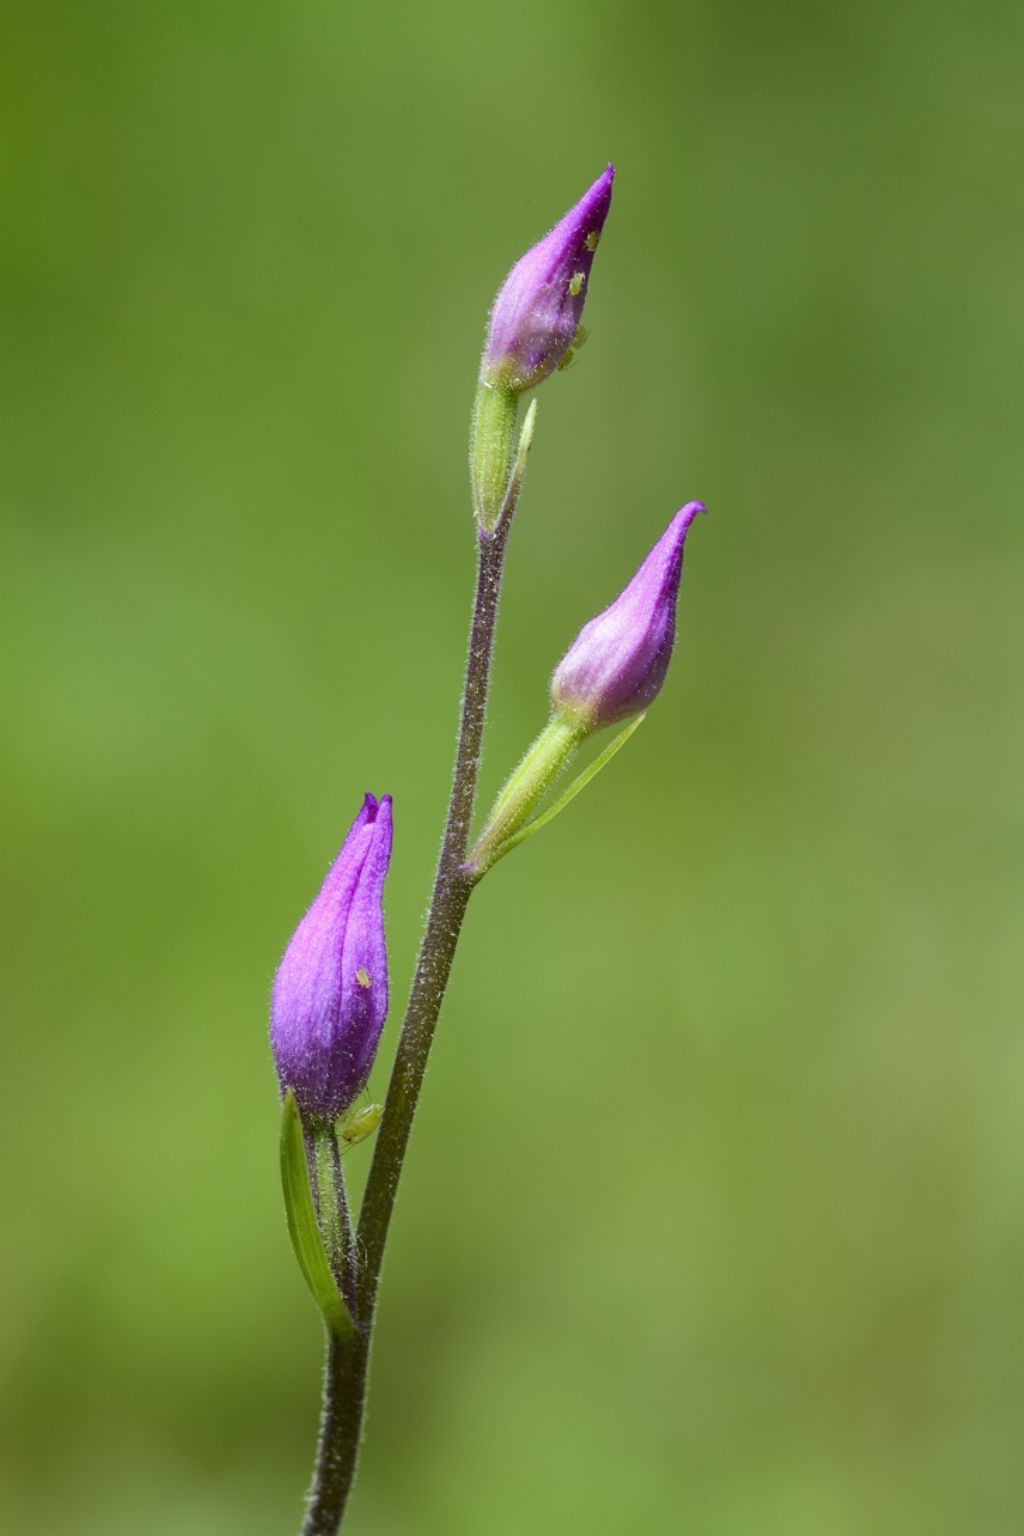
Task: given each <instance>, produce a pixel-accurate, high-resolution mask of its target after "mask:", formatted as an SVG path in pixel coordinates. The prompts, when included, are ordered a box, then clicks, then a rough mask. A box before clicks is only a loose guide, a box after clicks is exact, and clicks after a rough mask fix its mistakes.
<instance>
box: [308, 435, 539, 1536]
mask: <svg viewBox="0 0 1024 1536" xmlns="http://www.w3.org/2000/svg"><path fill="white" fill-rule="evenodd" d="M513 417H514V407H513ZM508 463H509V464H510V463H511V459H509V461H508ZM507 475H508V465H507V466H506V476H507ZM520 483H521V477H520ZM518 489H519V485H518V484H517V483H514V482H513V484H510V485H508V487H507V494H506V492H505V490H504V488H503V492H502V496H501V498H500V501H499V506H498V510H497V514H496V519H495V521H496V529H495V532H494V534H493V535H491V534H488V533H487V532H486V531H485V530H484V529H481V532H480V535H479V539H478V564H477V579H476V594H475V598H474V602H473V622H472V628H471V630H470V637H469V656H468V659H467V662H466V686H465V691H464V693H463V697H462V719H461V724H460V728H459V743H458V750H457V753H456V759H455V772H454V775H453V779H452V791H451V800H450V802H449V807H448V820H447V824H446V826H445V833H444V841H443V843H442V845H441V857H440V860H439V862H438V867H437V874H436V877H435V880H434V892H433V898H432V900H431V904H430V912H429V915H428V917H427V926H426V931H425V932H424V935H423V942H422V945H421V946H420V953H419V959H418V961H417V964H416V974H415V976H414V978H413V984H412V992H411V994H410V997H409V1005H408V1008H407V1009H406V1014H405V1022H404V1024H403V1025H402V1033H401V1037H400V1039H399V1042H398V1050H397V1053H396V1056H395V1064H394V1067H393V1069H392V1073H391V1082H390V1084H389V1086H388V1093H387V1098H386V1100H385V1102H384V1115H383V1118H382V1120H381V1124H380V1129H379V1131H378V1132H377V1142H376V1146H375V1148H374V1154H373V1162H372V1164H371V1166H370V1173H369V1177H368V1179H367V1184H366V1191H365V1193H364V1195H363V1204H362V1210H361V1212H360V1218H359V1229H358V1234H357V1236H356V1242H355V1253H356V1255H357V1262H358V1271H357V1274H356V1277H355V1297H354V1299H355V1306H354V1309H353V1315H354V1318H355V1324H356V1328H355V1333H354V1334H351V1335H349V1336H348V1337H345V1338H342V1337H339V1336H338V1335H336V1334H333V1333H331V1332H330V1331H329V1332H328V1350H327V1366H326V1372H325V1379H324V1403H323V1415H322V1419H321V1428H320V1443H319V1448H318V1451H317V1463H316V1469H315V1472H314V1481H313V1488H312V1491H311V1494H310V1504H309V1513H308V1515H307V1519H306V1523H305V1525H304V1527H303V1536H335V1533H336V1532H337V1530H338V1528H339V1526H340V1525H341V1521H342V1518H343V1516H344V1513H345V1506H346V1504H347V1502H348V1496H349V1493H350V1491H351V1487H352V1481H353V1478H354V1476H355V1470H356V1462H357V1459H358V1455H359V1443H360V1440H361V1437H362V1425H363V1413H364V1408H365V1402H366V1377H367V1364H368V1361H369V1353H370V1340H371V1336H372V1332H373V1322H374V1313H375V1309H376V1303H377V1292H378V1288H379V1285H380V1272H381V1266H382V1264H383V1260H384V1247H385V1244H386V1242H387V1235H388V1228H389V1226H390V1224H391V1216H392V1213H393V1211H394V1207H395V1198H396V1195H397V1193H398V1185H399V1180H400V1178H401V1174H402V1165H403V1162H404V1160H405V1152H406V1148H407V1146H408V1143H409V1134H410V1132H411V1130H412V1122H413V1117H414V1116H415V1113H416V1105H417V1103H418V1101H419V1096H420V1090H421V1089H422V1087H423V1077H424V1073H425V1072H426V1068H427V1058H428V1056H429V1054H430V1046H431V1042H432V1040H433V1038H434V1028H435V1026H436V1024H437V1019H438V1015H439V1013H440V1011H441V1003H442V1001H443V1000H444V994H445V988H446V987H447V985H448V977H449V975H450V973H451V968H452V961H453V960H454V958H455V948H456V945H457V943H458V940H459V934H460V932H461V929H462V922H463V918H464V917H465V914H466V907H467V904H468V902H469V898H470V895H471V893H472V890H473V885H474V883H475V878H474V876H473V875H472V874H471V872H470V871H468V870H467V869H466V868H465V867H464V866H465V863H466V850H467V848H468V845H469V833H470V824H471V821H472V816H473V804H474V801H475V798H476V785H477V776H478V774H479V770H480V761H481V754H482V747H483V734H484V722H485V719H486V714H487V690H488V684H489V682H490V673H491V657H492V654H493V650H494V633H495V627H496V624H497V618H498V602H499V598H500V595H501V579H502V572H503V569H504V560H505V547H506V544H507V541H508V533H509V527H510V523H511V513H512V511H513V510H514V505H513V504H514V499H515V495H517V494H518ZM501 503H503V505H502V504H501Z"/></svg>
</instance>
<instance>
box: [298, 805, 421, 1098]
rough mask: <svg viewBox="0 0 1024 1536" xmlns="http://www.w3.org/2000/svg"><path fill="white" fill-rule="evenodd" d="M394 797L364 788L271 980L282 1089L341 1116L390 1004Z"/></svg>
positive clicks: (365, 1071)
mask: <svg viewBox="0 0 1024 1536" xmlns="http://www.w3.org/2000/svg"><path fill="white" fill-rule="evenodd" d="M391 837H392V830H391V796H390V795H385V796H384V797H383V799H381V800H380V801H378V800H377V799H376V798H375V797H374V796H373V795H367V796H366V798H365V800H364V801H363V805H362V808H361V810H360V812H359V814H358V816H357V817H356V819H355V821H354V822H353V823H352V826H351V828H350V830H349V833H348V836H347V837H346V839H345V842H344V845H343V847H342V849H341V852H340V853H339V854H338V857H337V858H336V859H335V861H334V863H333V865H332V866H331V869H330V871H329V873H328V875H327V878H326V880H325V881H324V883H323V886H322V887H321V889H320V894H319V895H318V896H317V898H316V900H315V901H314V902H313V905H312V906H311V907H310V909H309V911H308V912H307V913H306V915H305V917H304V918H303V919H302V922H301V923H300V924H299V926H298V928H297V929H296V930H295V933H294V935H293V937H292V940H291V943H290V944H289V945H288V948H287V949H286V950H285V952H284V956H283V958H282V960H281V964H280V965H279V966H278V969H277V975H276V977H275V979H274V991H273V998H272V1002H271V1010H270V1042H271V1047H272V1049H273V1053H274V1064H275V1066H276V1068H277V1076H278V1080H279V1082H280V1084H281V1091H282V1093H284V1092H286V1091H287V1090H288V1089H289V1088H291V1089H292V1090H293V1092H294V1094H295V1099H296V1102H297V1104H298V1106H299V1110H300V1112H301V1114H302V1115H303V1117H304V1118H305V1119H306V1120H334V1119H337V1117H338V1116H339V1115H341V1114H342V1113H344V1111H345V1110H346V1109H347V1108H348V1107H349V1106H350V1105H351V1104H352V1103H353V1101H354V1100H355V1098H356V1096H357V1094H358V1093H359V1092H360V1091H361V1089H362V1088H363V1086H364V1085H365V1083H366V1080H367V1078H368V1077H369V1075H370V1068H371V1067H372V1065H373V1058H374V1056H375V1054H376V1051H377V1045H378V1042H379V1040H380V1034H381V1030H382V1029H383V1027H384V1020H385V1018H386V1017H387V1011H388V970H387V950H386V947H385V942H384V917H383V911H382V905H381V902H382V896H383V891H384V879H385V876H386V875H387V872H388V865H389V863H390V861H391Z"/></svg>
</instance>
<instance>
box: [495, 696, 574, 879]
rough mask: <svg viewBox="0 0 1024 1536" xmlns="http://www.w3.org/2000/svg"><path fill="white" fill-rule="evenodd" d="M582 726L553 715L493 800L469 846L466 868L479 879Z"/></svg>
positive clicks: (565, 758) (564, 761)
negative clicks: (488, 813) (484, 819)
mask: <svg viewBox="0 0 1024 1536" xmlns="http://www.w3.org/2000/svg"><path fill="white" fill-rule="evenodd" d="M586 734H587V731H586V727H585V726H583V725H581V724H580V722H579V721H578V720H572V719H570V718H568V717H567V716H565V715H553V716H552V718H551V719H550V720H549V721H548V723H547V725H546V726H545V727H544V729H543V730H542V731H541V733H540V735H539V736H538V737H537V739H536V741H535V742H534V743H533V745H532V747H530V748H529V750H528V751H527V753H526V755H525V757H524V758H523V760H522V762H521V763H520V764H519V766H518V768H516V769H515V771H514V772H513V773H512V775H511V776H510V778H509V779H508V781H507V782H506V784H505V786H504V788H503V789H502V790H501V792H500V794H499V795H498V798H497V800H495V802H494V805H493V807H492V809H491V814H490V815H489V816H488V818H487V823H486V825H485V827H484V829H483V831H482V832H481V834H480V836H479V837H478V838H477V840H476V842H475V843H474V845H473V851H472V853H471V854H470V855H469V867H470V870H471V872H472V875H473V878H474V879H475V880H479V879H480V877H481V876H482V875H483V874H484V873H485V871H486V870H488V869H489V868H490V866H491V865H492V864H493V863H494V862H495V861H496V860H497V859H498V858H500V857H501V854H502V853H503V852H504V847H503V845H504V844H505V843H506V842H507V841H508V840H509V839H510V838H512V837H514V836H515V834H516V833H517V832H518V831H519V829H520V827H522V826H523V824H524V822H525V821H526V819H527V817H528V816H529V815H530V812H531V811H532V810H533V809H534V807H535V806H536V805H537V803H538V802H539V801H540V800H541V799H542V797H543V796H544V795H545V794H546V793H547V791H548V790H549V789H550V788H551V786H552V784H553V783H554V782H555V780H556V779H557V778H558V776H559V774H560V773H561V772H562V771H563V769H564V768H565V767H566V766H567V765H568V763H569V761H570V760H571V758H572V757H573V756H574V755H575V753H576V751H577V749H578V748H579V746H580V743H581V742H582V741H583V740H584V738H585V737H586Z"/></svg>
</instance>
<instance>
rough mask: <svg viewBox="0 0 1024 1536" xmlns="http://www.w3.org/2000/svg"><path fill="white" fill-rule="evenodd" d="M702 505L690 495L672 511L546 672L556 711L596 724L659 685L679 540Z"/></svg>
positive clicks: (671, 621)
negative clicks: (637, 562)
mask: <svg viewBox="0 0 1024 1536" xmlns="http://www.w3.org/2000/svg"><path fill="white" fill-rule="evenodd" d="M706 510H707V509H706V508H705V506H704V505H703V503H702V502H699V501H691V502H689V503H688V504H687V505H686V506H685V507H683V508H682V510H681V511H679V512H677V513H676V515H675V517H674V518H673V519H672V521H671V523H669V525H668V527H667V528H666V530H665V532H664V533H663V534H662V536H661V538H660V539H659V540H658V542H657V544H655V546H654V548H653V549H652V550H651V552H650V554H649V555H648V556H647V559H646V560H645V561H644V563H643V564H642V565H641V567H640V569H639V570H638V571H637V573H636V575H635V576H634V577H633V579H632V581H631V582H630V583H629V585H628V586H627V587H626V588H625V590H624V591H623V592H621V593H620V594H619V596H618V597H617V598H616V599H615V601H614V603H612V604H611V606H610V607H608V608H606V609H605V610H604V612H603V613H599V614H598V616H597V618H595V619H591V621H590V623H589V624H585V625H584V626H583V628H582V629H581V630H580V632H579V635H578V636H577V637H576V640H575V641H574V642H573V644H572V645H571V646H570V647H569V650H568V651H567V653H566V655H565V656H564V657H563V659H562V661H561V662H560V663H559V665H558V667H557V668H556V670H555V675H554V677H553V678H552V679H551V701H552V703H553V704H554V707H555V711H556V714H557V715H560V716H562V717H564V718H567V719H569V720H572V721H575V722H577V723H578V724H579V725H580V726H581V727H582V728H583V729H585V730H587V731H596V730H600V729H601V727H602V726H605V725H612V724H613V723H614V722H615V721H616V720H626V719H628V718H629V716H630V715H637V714H639V713H640V711H641V710H644V709H646V708H647V706H648V705H649V704H650V703H651V701H652V699H654V698H655V697H656V696H657V695H658V693H659V692H660V691H661V685H662V683H663V682H664V681H665V673H666V672H667V671H668V664H669V661H670V659H671V656H672V647H673V644H674V643H675V637H676V598H677V596H678V593H679V582H680V579H681V577H682V570H683V545H684V543H685V542H686V535H687V532H688V530H689V527H690V524H691V523H692V522H693V520H694V518H695V517H696V515H697V513H698V512H704V511H706Z"/></svg>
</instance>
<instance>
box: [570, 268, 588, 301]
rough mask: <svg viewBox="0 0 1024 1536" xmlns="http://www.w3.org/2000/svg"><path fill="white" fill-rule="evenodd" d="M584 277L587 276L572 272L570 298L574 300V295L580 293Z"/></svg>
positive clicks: (582, 273) (583, 273)
mask: <svg viewBox="0 0 1024 1536" xmlns="http://www.w3.org/2000/svg"><path fill="white" fill-rule="evenodd" d="M586 276H587V274H586V273H585V272H574V273H573V275H572V277H570V279H569V294H570V296H571V297H572V298H575V297H576V295H577V294H578V293H580V292H581V291H582V289H583V284H584V281H585V280H586Z"/></svg>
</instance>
